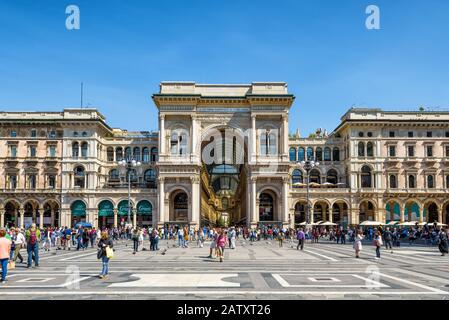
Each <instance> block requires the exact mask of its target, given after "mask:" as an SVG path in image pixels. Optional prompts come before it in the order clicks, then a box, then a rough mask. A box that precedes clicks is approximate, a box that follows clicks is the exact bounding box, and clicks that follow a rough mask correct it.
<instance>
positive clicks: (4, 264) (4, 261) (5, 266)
mask: <svg viewBox="0 0 449 320" xmlns="http://www.w3.org/2000/svg"><path fill="white" fill-rule="evenodd" d="M0 263H1V265H2V280H6V273H7V272H8V259H0Z"/></svg>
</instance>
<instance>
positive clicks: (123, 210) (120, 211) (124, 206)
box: [117, 200, 132, 216]
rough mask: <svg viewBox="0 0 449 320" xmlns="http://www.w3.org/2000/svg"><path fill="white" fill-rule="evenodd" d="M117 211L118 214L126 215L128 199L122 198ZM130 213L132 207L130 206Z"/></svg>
mask: <svg viewBox="0 0 449 320" xmlns="http://www.w3.org/2000/svg"><path fill="white" fill-rule="evenodd" d="M117 209H118V210H117V211H118V215H119V216H127V215H128V200H122V201H120V203H119V204H118V206H117ZM131 214H132V207H131Z"/></svg>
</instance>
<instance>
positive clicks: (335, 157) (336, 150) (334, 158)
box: [332, 147, 340, 161]
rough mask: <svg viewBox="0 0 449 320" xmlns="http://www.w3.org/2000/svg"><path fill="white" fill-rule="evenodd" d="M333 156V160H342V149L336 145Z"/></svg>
mask: <svg viewBox="0 0 449 320" xmlns="http://www.w3.org/2000/svg"><path fill="white" fill-rule="evenodd" d="M332 158H333V161H340V149H339V148H337V147H335V148H334V150H333V151H332Z"/></svg>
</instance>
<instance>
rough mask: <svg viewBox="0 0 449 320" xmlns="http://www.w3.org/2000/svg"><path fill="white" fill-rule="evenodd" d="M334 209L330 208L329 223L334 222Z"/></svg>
mask: <svg viewBox="0 0 449 320" xmlns="http://www.w3.org/2000/svg"><path fill="white" fill-rule="evenodd" d="M340 213H341V209H340ZM333 215H334V209H333V208H332V207H329V222H334V216H333ZM340 220H341V218H340Z"/></svg>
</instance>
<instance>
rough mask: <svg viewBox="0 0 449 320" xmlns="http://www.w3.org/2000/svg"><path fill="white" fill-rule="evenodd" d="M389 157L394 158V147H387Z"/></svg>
mask: <svg viewBox="0 0 449 320" xmlns="http://www.w3.org/2000/svg"><path fill="white" fill-rule="evenodd" d="M389 155H390V157H396V147H395V146H390V147H389Z"/></svg>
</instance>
